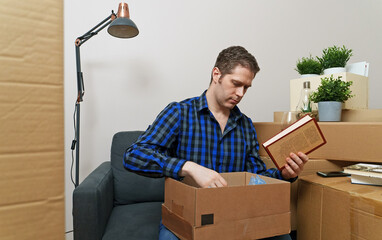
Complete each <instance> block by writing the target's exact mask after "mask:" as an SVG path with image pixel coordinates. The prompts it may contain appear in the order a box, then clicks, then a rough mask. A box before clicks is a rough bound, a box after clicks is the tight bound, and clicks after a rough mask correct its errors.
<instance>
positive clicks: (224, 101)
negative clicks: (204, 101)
mask: <svg viewBox="0 0 382 240" xmlns="http://www.w3.org/2000/svg"><path fill="white" fill-rule="evenodd" d="M254 77H255V75H254V74H253V72H251V71H250V70H249V69H248V68H246V67H242V66H240V65H238V66H236V67H235V68H234V69H233V70H232V72H231V73H230V74H226V75H224V76H223V77H221V73H220V70H219V69H218V68H214V69H213V79H214V82H216V83H217V88H216V89H217V90H216V94H215V96H216V100H217V102H218V104H219V105H220V106H222V107H224V108H228V109H232V108H233V107H235V106H236V105H237V104H239V102H240V101H241V99H242V98H243V97H244V94H245V93H246V92H247V90H248V88H250V87H251V85H252V81H253V79H254Z"/></svg>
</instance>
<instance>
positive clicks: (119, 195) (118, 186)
mask: <svg viewBox="0 0 382 240" xmlns="http://www.w3.org/2000/svg"><path fill="white" fill-rule="evenodd" d="M142 133H143V132H142V131H135V132H118V133H116V134H115V135H114V137H113V143H112V147H111V166H112V169H113V175H114V204H115V205H116V206H118V205H125V204H131V203H141V202H163V199H164V178H148V177H144V176H140V175H138V174H136V173H133V172H129V171H127V170H126V169H125V168H124V166H123V154H124V152H125V150H126V149H127V148H128V147H129V146H130V145H131V144H133V143H134V142H135V141H136V140H137V139H138V137H139V136H140V135H141V134H142Z"/></svg>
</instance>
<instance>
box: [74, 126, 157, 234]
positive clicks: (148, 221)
mask: <svg viewBox="0 0 382 240" xmlns="http://www.w3.org/2000/svg"><path fill="white" fill-rule="evenodd" d="M141 133H142V132H140V131H135V132H119V133H116V134H115V135H114V137H113V141H112V145H111V161H110V162H109V161H108V162H104V163H102V164H101V165H100V166H99V167H98V168H97V169H95V170H94V171H93V172H92V173H91V174H90V175H89V176H88V177H86V179H85V180H84V181H83V182H82V183H81V184H80V185H79V186H78V187H77V188H76V189H75V190H74V192H73V225H74V239H75V240H87V239H89V240H98V239H102V240H119V239H121V240H122V239H123V240H134V239H137V240H145V239H147V240H149V239H150V240H154V239H155V240H156V239H158V235H159V234H158V233H159V222H160V219H161V204H162V202H163V198H164V178H148V177H144V176H141V175H137V174H135V173H132V172H129V171H127V170H125V169H124V167H123V162H122V161H123V154H124V152H125V150H126V148H127V147H128V146H130V145H131V144H132V143H133V142H134V141H135V140H136V139H137V138H138V137H139V135H140V134H141Z"/></svg>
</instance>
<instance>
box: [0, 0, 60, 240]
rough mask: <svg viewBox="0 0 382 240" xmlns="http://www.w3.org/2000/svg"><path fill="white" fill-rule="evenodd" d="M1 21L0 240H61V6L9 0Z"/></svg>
mask: <svg viewBox="0 0 382 240" xmlns="http://www.w3.org/2000/svg"><path fill="white" fill-rule="evenodd" d="M0 22H1V24H0V31H1V32H2V33H3V34H2V35H1V37H0V133H1V134H0V170H1V174H0V239H7V240H13V239H15V240H23V239H28V240H29V239H63V238H64V231H65V228H64V220H65V216H64V142H63V141H64V108H63V98H64V96H63V1H60V0H59V1H54V0H47V1H43V2H41V1H37V0H31V1H28V3H27V4H25V3H23V2H18V1H10V0H5V1H2V4H1V6H0Z"/></svg>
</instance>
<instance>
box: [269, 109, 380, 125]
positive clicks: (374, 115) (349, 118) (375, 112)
mask: <svg viewBox="0 0 382 240" xmlns="http://www.w3.org/2000/svg"><path fill="white" fill-rule="evenodd" d="M283 113H284V112H274V113H273V121H274V122H281V119H282V116H283ZM341 122H382V109H342V114H341Z"/></svg>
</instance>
